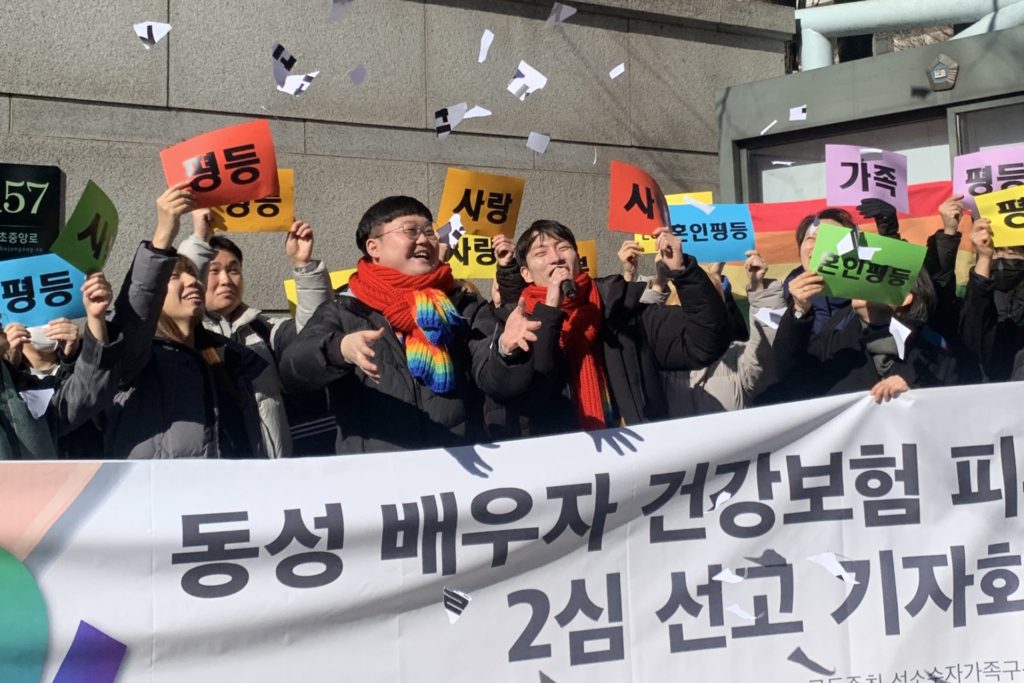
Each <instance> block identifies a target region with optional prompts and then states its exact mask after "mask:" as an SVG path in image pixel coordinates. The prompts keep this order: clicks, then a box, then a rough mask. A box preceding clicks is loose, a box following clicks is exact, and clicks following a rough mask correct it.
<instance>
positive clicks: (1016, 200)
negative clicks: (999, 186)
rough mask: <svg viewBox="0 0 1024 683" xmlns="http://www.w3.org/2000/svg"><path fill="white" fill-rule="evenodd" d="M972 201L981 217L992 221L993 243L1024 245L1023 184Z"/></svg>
mask: <svg viewBox="0 0 1024 683" xmlns="http://www.w3.org/2000/svg"><path fill="white" fill-rule="evenodd" d="M974 201H975V202H976V203H977V205H978V213H979V214H981V217H982V218H987V219H988V220H989V221H990V222H991V223H992V243H993V245H995V246H997V247H1018V246H1021V245H1024V185H1018V186H1016V187H1009V188H1007V189H1005V190H999V191H998V192H990V193H988V194H983V195H980V196H978V197H975V198H974Z"/></svg>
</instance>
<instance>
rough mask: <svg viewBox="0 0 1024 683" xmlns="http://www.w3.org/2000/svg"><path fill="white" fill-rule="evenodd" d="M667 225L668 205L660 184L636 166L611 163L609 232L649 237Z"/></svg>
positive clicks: (618, 162)
mask: <svg viewBox="0 0 1024 683" xmlns="http://www.w3.org/2000/svg"><path fill="white" fill-rule="evenodd" d="M666 225H669V216H668V202H667V200H666V199H665V193H663V192H662V191H661V186H660V185H658V182H657V181H656V180H655V179H654V178H652V177H651V176H650V174H648V173H647V172H646V171H644V170H643V169H640V168H637V167H636V166H631V165H629V164H625V163H623V162H621V161H613V162H611V189H610V191H609V194H608V229H609V230H617V231H620V232H632V233H639V234H642V235H650V234H652V233H653V232H654V231H655V230H657V229H658V228H662V227H665V226H666Z"/></svg>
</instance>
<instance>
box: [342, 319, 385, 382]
mask: <svg viewBox="0 0 1024 683" xmlns="http://www.w3.org/2000/svg"><path fill="white" fill-rule="evenodd" d="M383 336H384V328H383V327H382V328H380V329H379V330H360V331H359V332H349V333H348V334H346V335H345V336H344V337H342V338H341V357H342V358H344V359H345V360H346V361H348V362H349V363H352V365H355V366H356V367H357V368H359V369H360V370H362V371H363V373H364V374H365V375H366V376H367V377H369V378H370V379H372V380H373V381H374V382H377V383H380V370H379V369H378V368H377V366H376V364H374V362H373V360H371V359H372V358H373V357H374V356H376V355H377V354H376V353H374V350H373V345H374V344H376V343H377V342H378V341H380V339H381V337H383Z"/></svg>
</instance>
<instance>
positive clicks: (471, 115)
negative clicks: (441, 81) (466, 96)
mask: <svg viewBox="0 0 1024 683" xmlns="http://www.w3.org/2000/svg"><path fill="white" fill-rule="evenodd" d="M490 115H491V110H490V109H484V108H483V107H481V106H480V105H478V104H475V105H473V108H472V109H470V110H469V111H467V112H466V115H465V116H463V117H462V118H464V119H479V118H483V117H484V116H490Z"/></svg>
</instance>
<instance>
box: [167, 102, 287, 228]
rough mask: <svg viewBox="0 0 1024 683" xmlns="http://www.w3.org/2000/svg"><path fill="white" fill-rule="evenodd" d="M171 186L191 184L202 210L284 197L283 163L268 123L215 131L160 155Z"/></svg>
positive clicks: (229, 127) (248, 124)
mask: <svg viewBox="0 0 1024 683" xmlns="http://www.w3.org/2000/svg"><path fill="white" fill-rule="evenodd" d="M160 161H161V163H163V166H164V177H165V178H166V179H167V184H168V186H171V185H176V184H178V183H180V182H183V181H185V180H191V183H190V186H191V188H192V191H193V192H194V193H195V199H196V206H197V207H200V208H201V207H207V206H223V205H225V204H234V203H235V202H244V201H246V200H249V199H259V198H261V197H268V196H271V195H276V194H277V193H278V185H277V158H276V156H275V155H274V139H273V137H272V136H271V135H270V124H268V123H267V122H266V121H264V120H260V121H250V122H248V123H240V124H238V125H237V126H228V127H227V128H220V129H218V130H212V131H210V132H208V133H203V134H202V135H197V136H196V137H194V138H191V139H189V140H186V141H185V142H180V143H178V144H177V145H174V146H172V147H168V148H167V149H164V150H161V151H160Z"/></svg>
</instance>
